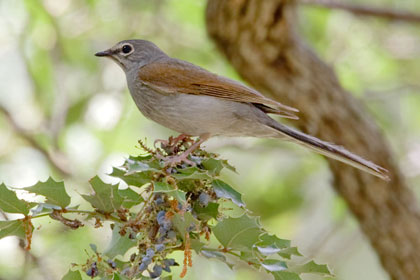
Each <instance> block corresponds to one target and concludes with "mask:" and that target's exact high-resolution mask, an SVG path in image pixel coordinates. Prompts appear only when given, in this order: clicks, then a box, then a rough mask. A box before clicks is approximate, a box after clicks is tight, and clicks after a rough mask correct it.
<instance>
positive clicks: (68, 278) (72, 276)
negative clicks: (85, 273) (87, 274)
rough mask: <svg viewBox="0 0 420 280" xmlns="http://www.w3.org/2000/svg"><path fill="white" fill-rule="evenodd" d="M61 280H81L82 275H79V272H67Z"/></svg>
mask: <svg viewBox="0 0 420 280" xmlns="http://www.w3.org/2000/svg"><path fill="white" fill-rule="evenodd" d="M61 280H82V275H80V272H79V271H71V270H69V271H68V272H67V273H66V275H64V276H63V278H61Z"/></svg>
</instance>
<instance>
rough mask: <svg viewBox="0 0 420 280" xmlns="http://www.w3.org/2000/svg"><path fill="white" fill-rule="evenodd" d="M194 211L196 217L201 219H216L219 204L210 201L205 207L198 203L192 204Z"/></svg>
mask: <svg viewBox="0 0 420 280" xmlns="http://www.w3.org/2000/svg"><path fill="white" fill-rule="evenodd" d="M194 212H195V213H197V218H199V219H200V220H202V221H208V220H210V219H211V218H213V219H217V216H218V215H219V204H218V203H214V202H210V203H209V204H208V205H207V206H206V207H201V206H200V204H199V203H196V204H195V205H194Z"/></svg>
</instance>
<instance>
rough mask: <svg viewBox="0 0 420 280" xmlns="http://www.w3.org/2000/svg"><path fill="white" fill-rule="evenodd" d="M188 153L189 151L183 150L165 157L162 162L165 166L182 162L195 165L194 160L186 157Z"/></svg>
mask: <svg viewBox="0 0 420 280" xmlns="http://www.w3.org/2000/svg"><path fill="white" fill-rule="evenodd" d="M189 154H190V153H188V154H187V153H186V152H183V153H182V154H180V155H176V156H171V157H166V158H165V159H164V160H163V161H164V164H165V167H171V166H176V165H178V164H182V163H186V164H188V165H191V166H196V163H195V162H193V161H191V160H189V159H188V156H189Z"/></svg>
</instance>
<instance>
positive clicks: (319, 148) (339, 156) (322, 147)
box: [269, 121, 389, 181]
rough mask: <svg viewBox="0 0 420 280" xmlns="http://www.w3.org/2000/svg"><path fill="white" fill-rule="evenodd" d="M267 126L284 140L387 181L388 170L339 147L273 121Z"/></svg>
mask: <svg viewBox="0 0 420 280" xmlns="http://www.w3.org/2000/svg"><path fill="white" fill-rule="evenodd" d="M269 126H270V127H272V128H274V129H276V130H277V131H279V132H280V134H281V135H282V136H285V138H286V139H288V140H290V141H292V142H295V143H297V144H300V145H302V146H305V147H308V148H310V149H311V150H314V151H315V152H317V153H320V154H322V155H324V156H327V157H329V158H333V159H335V160H338V161H341V162H343V163H346V164H348V165H351V166H353V167H355V168H358V169H360V170H362V171H365V172H368V173H370V174H372V175H375V176H377V177H379V178H381V179H383V180H386V181H389V177H388V175H387V173H388V170H386V169H385V168H382V167H380V166H378V165H376V164H374V163H373V162H371V161H368V160H366V159H364V158H362V157H360V156H358V155H355V154H353V153H351V152H349V151H348V150H346V149H345V148H343V147H341V146H337V145H334V144H331V143H328V142H325V141H322V140H320V139H318V138H316V137H313V136H310V135H307V134H305V133H303V132H300V131H297V130H295V129H293V128H290V127H288V126H285V125H283V124H281V123H278V122H275V121H274V122H272V123H270V124H269Z"/></svg>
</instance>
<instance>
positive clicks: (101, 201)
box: [82, 176, 124, 213]
mask: <svg viewBox="0 0 420 280" xmlns="http://www.w3.org/2000/svg"><path fill="white" fill-rule="evenodd" d="M90 185H91V186H92V188H93V190H94V191H95V193H94V194H92V195H82V196H83V198H84V199H85V200H87V201H88V202H89V203H90V204H91V205H92V206H93V207H94V208H96V209H99V210H101V211H103V212H106V213H111V212H114V211H115V210H117V209H119V208H120V207H121V205H122V203H123V200H124V199H123V198H122V197H121V196H120V194H119V192H118V185H110V184H105V183H104V182H102V180H101V179H99V177H98V176H95V177H93V178H92V179H91V180H90Z"/></svg>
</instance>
